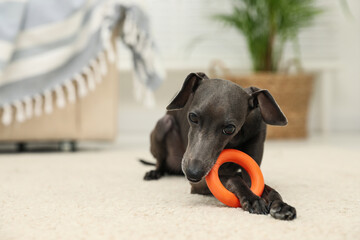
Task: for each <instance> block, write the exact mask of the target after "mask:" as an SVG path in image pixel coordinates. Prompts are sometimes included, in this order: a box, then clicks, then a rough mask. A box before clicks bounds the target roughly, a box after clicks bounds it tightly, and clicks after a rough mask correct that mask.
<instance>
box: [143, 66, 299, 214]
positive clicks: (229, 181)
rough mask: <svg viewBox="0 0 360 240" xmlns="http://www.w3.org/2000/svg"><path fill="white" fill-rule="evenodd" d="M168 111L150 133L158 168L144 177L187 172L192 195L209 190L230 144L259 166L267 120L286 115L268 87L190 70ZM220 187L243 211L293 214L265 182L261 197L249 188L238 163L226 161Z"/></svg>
mask: <svg viewBox="0 0 360 240" xmlns="http://www.w3.org/2000/svg"><path fill="white" fill-rule="evenodd" d="M166 109H167V112H166V114H165V116H164V117H162V118H161V119H160V120H159V121H158V122H157V124H156V126H155V129H154V130H153V131H152V133H151V135H150V140H151V147H150V151H151V153H152V155H153V156H154V157H155V158H156V160H157V162H156V164H155V165H156V169H155V170H151V171H149V172H147V173H146V174H145V176H144V179H145V180H154V179H159V178H160V177H161V176H163V175H164V174H165V173H166V174H177V175H179V174H185V176H186V178H187V179H188V180H189V182H190V184H191V193H196V194H211V193H210V191H209V189H208V187H207V185H206V181H205V176H206V175H207V174H208V173H209V171H210V170H211V168H212V167H213V165H214V164H215V162H216V160H217V158H218V156H219V155H220V153H221V151H222V150H223V149H227V148H232V149H237V150H240V151H243V152H245V153H247V154H248V155H250V156H251V157H252V158H253V159H254V160H255V161H256V162H257V164H258V165H259V166H260V164H261V160H262V157H263V151H264V141H265V137H266V124H271V125H279V126H284V125H286V124H287V119H286V117H285V115H284V114H283V113H282V111H281V109H280V107H279V106H278V104H277V103H276V101H275V100H274V98H273V97H272V96H271V94H270V93H269V91H267V90H262V89H259V88H256V87H249V88H242V87H240V86H239V85H237V84H235V83H232V82H230V81H227V80H222V79H209V78H208V77H207V76H206V75H205V74H204V73H201V72H198V73H190V74H189V75H188V76H187V77H186V79H185V81H184V83H183V86H182V88H181V90H180V91H179V93H178V94H177V95H176V96H175V98H174V99H173V100H172V101H171V103H170V104H169V105H168V106H167V108H166ZM219 177H220V180H221V182H222V183H223V184H224V186H225V187H226V188H227V189H228V190H229V191H231V192H233V193H234V194H235V195H236V197H237V198H238V199H239V201H240V203H241V206H242V208H243V210H245V211H248V212H250V213H255V214H269V213H270V215H271V216H272V217H274V218H276V219H281V220H292V219H294V218H295V217H296V210H295V208H294V207H292V206H290V205H288V204H287V203H285V202H284V201H283V200H282V197H281V196H280V194H279V193H278V192H277V191H276V190H274V189H273V188H271V187H269V186H268V185H265V188H264V192H263V193H262V195H261V197H258V196H256V195H255V194H254V193H253V192H252V191H251V190H250V185H251V181H250V177H249V175H248V174H247V173H246V171H244V170H242V169H241V167H240V166H238V165H236V164H233V163H226V164H224V165H223V166H221V167H220V169H219Z"/></svg>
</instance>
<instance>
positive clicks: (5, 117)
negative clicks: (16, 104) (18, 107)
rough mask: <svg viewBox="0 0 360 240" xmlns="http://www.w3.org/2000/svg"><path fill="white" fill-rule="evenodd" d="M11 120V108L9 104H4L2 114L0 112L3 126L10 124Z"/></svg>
mask: <svg viewBox="0 0 360 240" xmlns="http://www.w3.org/2000/svg"><path fill="white" fill-rule="evenodd" d="M11 122H12V108H11V105H10V104H5V105H4V106H3V114H2V123H3V124H4V125H5V126H8V125H10V123H11Z"/></svg>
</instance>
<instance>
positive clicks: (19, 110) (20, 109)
mask: <svg viewBox="0 0 360 240" xmlns="http://www.w3.org/2000/svg"><path fill="white" fill-rule="evenodd" d="M14 106H15V109H16V121H18V122H19V123H22V122H24V121H25V114H24V105H23V103H22V102H21V101H15V102H14Z"/></svg>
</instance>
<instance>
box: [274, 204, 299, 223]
mask: <svg viewBox="0 0 360 240" xmlns="http://www.w3.org/2000/svg"><path fill="white" fill-rule="evenodd" d="M270 215H271V216H272V217H273V218H276V219H280V220H293V219H294V218H296V209H295V208H294V207H292V206H290V205H288V204H287V203H284V202H283V201H281V200H277V201H274V202H272V204H271V206H270Z"/></svg>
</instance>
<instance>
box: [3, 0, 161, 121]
mask: <svg viewBox="0 0 360 240" xmlns="http://www.w3.org/2000/svg"><path fill="white" fill-rule="evenodd" d="M120 19H123V21H124V22H123V28H122V29H121V31H120V32H121V34H120V35H121V38H122V40H123V42H124V43H125V45H126V46H128V47H129V49H130V50H131V51H132V54H133V59H134V70H135V74H134V76H135V82H136V83H137V84H136V88H137V89H138V96H137V97H138V98H139V97H140V98H141V97H143V96H145V97H146V96H147V97H148V96H150V95H151V94H150V92H151V90H154V89H156V88H157V87H158V86H159V85H160V83H161V82H162V79H163V77H164V75H163V71H162V69H161V67H160V64H159V60H158V55H157V54H156V50H155V47H154V43H153V41H152V38H151V36H150V31H149V25H148V19H147V17H146V15H145V14H144V13H143V12H142V11H141V10H140V9H139V8H137V7H136V6H130V7H126V6H122V5H119V4H116V3H114V2H113V1H111V0H0V113H1V114H0V116H1V122H2V124H4V125H9V124H11V123H12V122H13V121H14V120H16V121H18V122H23V121H25V120H26V119H29V118H31V117H33V116H39V115H41V114H43V113H51V112H52V109H53V107H54V106H57V107H60V108H61V107H64V106H65V105H66V103H69V102H74V101H76V99H77V98H78V97H83V96H85V95H86V94H87V92H88V91H91V90H94V89H95V87H96V85H97V84H98V83H100V82H101V80H102V76H103V75H105V74H106V71H107V69H106V68H107V67H106V66H107V65H106V61H109V62H113V61H115V60H116V55H117V54H116V53H115V52H114V49H113V45H112V44H111V34H112V32H113V30H114V28H115V27H119V24H117V23H118V22H119V20H120ZM119 37H120V36H119ZM106 59H107V60H106ZM75 85H76V87H75ZM148 100H149V99H147V101H148ZM144 101H145V100H144Z"/></svg>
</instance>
